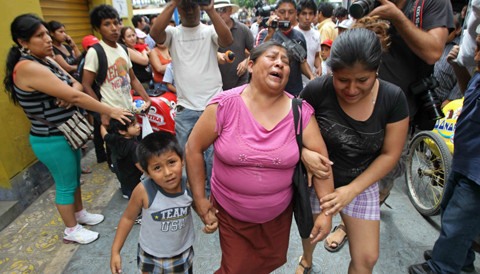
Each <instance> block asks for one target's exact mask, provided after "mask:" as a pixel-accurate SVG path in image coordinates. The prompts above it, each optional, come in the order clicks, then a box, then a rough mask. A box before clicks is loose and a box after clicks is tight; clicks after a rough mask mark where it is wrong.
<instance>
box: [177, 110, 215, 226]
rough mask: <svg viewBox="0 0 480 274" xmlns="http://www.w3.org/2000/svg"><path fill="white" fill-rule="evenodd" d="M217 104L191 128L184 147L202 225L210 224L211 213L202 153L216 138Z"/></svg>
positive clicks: (204, 113)
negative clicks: (206, 194) (206, 191)
mask: <svg viewBox="0 0 480 274" xmlns="http://www.w3.org/2000/svg"><path fill="white" fill-rule="evenodd" d="M216 114H217V104H213V105H209V106H207V107H206V108H205V111H204V112H203V114H202V115H201V116H200V118H199V119H198V121H197V123H196V124H195V126H194V127H193V130H192V133H191V134H190V137H189V138H188V141H187V144H186V145H185V159H186V163H187V176H188V182H189V183H190V188H191V190H192V194H193V201H194V202H195V208H196V210H197V214H198V215H199V216H200V218H201V219H202V221H203V223H204V224H206V225H208V224H212V223H213V220H211V218H209V212H210V211H212V205H211V203H210V202H209V201H208V200H207V198H205V161H204V159H203V152H204V151H205V150H207V148H208V147H209V146H210V145H211V144H213V142H214V141H215V139H216V138H217V137H218V134H217V132H215V126H216V123H217V118H216Z"/></svg>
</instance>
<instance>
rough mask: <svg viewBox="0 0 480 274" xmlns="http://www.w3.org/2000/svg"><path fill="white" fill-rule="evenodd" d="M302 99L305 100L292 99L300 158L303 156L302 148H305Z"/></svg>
mask: <svg viewBox="0 0 480 274" xmlns="http://www.w3.org/2000/svg"><path fill="white" fill-rule="evenodd" d="M302 101H303V100H302V99H298V98H293V99H292V112H293V121H294V124H295V137H296V139H297V145H298V152H299V155H300V158H301V157H302V148H303V142H302V138H303V123H302ZM299 109H300V111H299ZM299 124H300V127H299Z"/></svg>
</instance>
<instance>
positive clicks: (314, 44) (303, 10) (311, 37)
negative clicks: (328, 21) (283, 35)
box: [294, 0, 322, 86]
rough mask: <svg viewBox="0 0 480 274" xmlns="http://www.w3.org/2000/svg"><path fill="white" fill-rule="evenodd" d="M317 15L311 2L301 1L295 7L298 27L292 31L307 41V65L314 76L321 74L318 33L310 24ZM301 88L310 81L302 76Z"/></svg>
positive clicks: (307, 0)
mask: <svg viewBox="0 0 480 274" xmlns="http://www.w3.org/2000/svg"><path fill="white" fill-rule="evenodd" d="M316 15H317V5H316V4H315V2H313V0H302V1H300V2H299V3H298V6H297V17H298V25H296V26H295V28H294V29H296V30H298V31H300V32H301V33H303V36H304V37H305V40H306V41H307V63H308V65H309V66H310V70H311V71H312V73H313V74H315V75H316V76H320V75H321V74H322V66H321V63H322V61H321V60H320V54H319V52H320V42H321V40H320V33H319V32H318V31H316V30H314V29H313V28H312V22H313V20H314V19H315V16H316ZM302 81H303V86H305V85H306V84H307V83H308V82H310V79H308V77H306V76H305V75H303V74H302Z"/></svg>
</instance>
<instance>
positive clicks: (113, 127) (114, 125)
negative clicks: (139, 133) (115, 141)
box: [108, 115, 137, 135]
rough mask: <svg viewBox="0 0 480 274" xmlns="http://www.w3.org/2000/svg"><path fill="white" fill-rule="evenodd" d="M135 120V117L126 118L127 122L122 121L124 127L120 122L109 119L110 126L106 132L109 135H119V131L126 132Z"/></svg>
mask: <svg viewBox="0 0 480 274" xmlns="http://www.w3.org/2000/svg"><path fill="white" fill-rule="evenodd" d="M136 119H137V118H136V117H135V115H133V116H128V120H123V122H125V125H124V124H122V123H120V121H118V120H117V119H113V118H111V119H110V124H109V125H108V132H109V133H110V134H116V135H120V133H119V131H120V130H123V131H127V129H128V127H130V125H132V124H133V123H135V121H136Z"/></svg>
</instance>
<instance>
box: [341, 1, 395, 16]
mask: <svg viewBox="0 0 480 274" xmlns="http://www.w3.org/2000/svg"><path fill="white" fill-rule="evenodd" d="M390 1H392V0H390ZM378 6H380V2H378V1H377V0H359V1H357V2H355V3H353V4H352V5H351V6H350V9H349V10H348V11H349V13H350V15H351V16H352V17H353V18H355V19H360V18H362V17H364V16H365V15H367V14H369V13H370V12H371V11H372V10H373V9H375V8H376V7H378Z"/></svg>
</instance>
